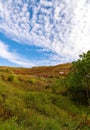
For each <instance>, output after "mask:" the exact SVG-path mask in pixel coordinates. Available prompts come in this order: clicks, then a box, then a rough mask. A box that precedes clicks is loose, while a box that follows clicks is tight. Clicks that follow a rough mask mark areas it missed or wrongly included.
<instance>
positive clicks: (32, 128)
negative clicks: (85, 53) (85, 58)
mask: <svg viewBox="0 0 90 130" xmlns="http://www.w3.org/2000/svg"><path fill="white" fill-rule="evenodd" d="M71 66H72V65H71V64H62V65H57V66H47V67H45V66H43V67H33V68H15V67H4V66H3V67H0V130H89V129H90V107H87V106H83V105H82V106H80V105H76V104H75V103H74V102H73V101H72V100H71V99H70V97H69V95H68V88H67V84H66V79H65V77H67V74H68V73H69V71H70V68H71Z"/></svg>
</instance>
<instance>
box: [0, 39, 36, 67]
mask: <svg viewBox="0 0 90 130" xmlns="http://www.w3.org/2000/svg"><path fill="white" fill-rule="evenodd" d="M0 57H1V58H3V59H6V60H8V61H9V62H12V63H15V64H17V65H19V66H24V67H31V66H35V65H34V64H33V63H30V61H29V60H26V59H23V58H22V57H21V56H19V55H18V54H17V53H15V52H11V51H9V47H8V45H7V44H5V43H3V42H1V41H0Z"/></svg>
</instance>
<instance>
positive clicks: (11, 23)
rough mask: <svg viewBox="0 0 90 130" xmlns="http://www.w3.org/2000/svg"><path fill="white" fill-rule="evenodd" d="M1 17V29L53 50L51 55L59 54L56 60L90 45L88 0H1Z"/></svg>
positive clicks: (84, 49) (10, 35)
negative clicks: (37, 0) (38, 0)
mask: <svg viewBox="0 0 90 130" xmlns="http://www.w3.org/2000/svg"><path fill="white" fill-rule="evenodd" d="M30 10H31V11H30ZM0 19H1V20H0V31H1V32H3V33H5V34H6V35H8V36H9V37H10V38H12V39H14V40H16V41H19V42H22V41H23V43H25V44H28V45H35V46H39V47H42V48H44V49H48V50H50V51H52V52H55V54H54V55H53V58H54V57H58V58H57V61H58V59H59V60H60V61H66V62H67V61H71V59H72V60H74V59H77V58H78V55H79V54H80V53H81V52H83V51H84V52H86V51H87V50H89V49H90V43H89V42H90V38H89V35H90V2H89V1H87V0H79V1H78V0H51V1H47V0H40V2H35V1H34V0H32V1H31V2H30V3H29V1H28V2H24V3H23V1H22V0H19V1H17V0H15V1H12V0H7V1H4V2H3V1H0ZM60 57H61V58H60ZM62 57H63V59H62ZM49 58H50V59H52V57H49Z"/></svg>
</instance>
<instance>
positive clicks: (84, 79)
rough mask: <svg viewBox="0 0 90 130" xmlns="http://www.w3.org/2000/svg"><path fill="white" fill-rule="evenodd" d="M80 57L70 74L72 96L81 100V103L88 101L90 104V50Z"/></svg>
mask: <svg viewBox="0 0 90 130" xmlns="http://www.w3.org/2000/svg"><path fill="white" fill-rule="evenodd" d="M79 57H80V58H79V60H77V61H76V62H74V63H73V66H72V69H71V73H70V75H69V85H70V90H71V92H72V90H73V92H72V93H73V95H72V96H74V98H75V99H76V100H77V101H78V100H79V102H80V104H81V103H82V102H85V101H86V102H87V104H88V105H89V106H90V51H88V52H87V53H86V54H85V53H83V54H82V55H80V56H79ZM78 98H79V99H78Z"/></svg>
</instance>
